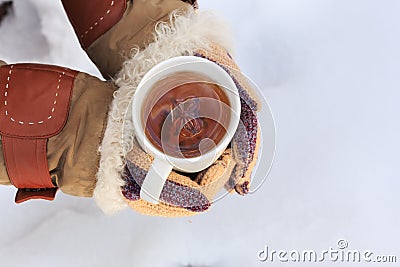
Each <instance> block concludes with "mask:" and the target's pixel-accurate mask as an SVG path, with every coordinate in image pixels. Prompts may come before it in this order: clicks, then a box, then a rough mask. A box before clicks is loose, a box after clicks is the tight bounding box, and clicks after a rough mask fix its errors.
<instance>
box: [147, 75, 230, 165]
mask: <svg viewBox="0 0 400 267" xmlns="http://www.w3.org/2000/svg"><path fill="white" fill-rule="evenodd" d="M142 107H143V110H142V121H143V122H145V125H144V129H145V134H146V137H147V139H148V140H149V141H150V142H151V143H152V144H153V146H155V147H156V148H157V149H158V150H159V151H161V152H162V153H165V154H167V155H169V156H172V157H181V158H182V157H184V158H194V157H198V156H201V155H202V154H204V153H207V152H209V151H211V150H212V149H213V148H214V147H215V146H216V145H218V144H219V143H220V142H221V140H222V139H223V138H224V136H225V135H226V133H227V130H226V127H227V125H228V124H229V121H230V119H231V112H230V102H229V99H228V96H227V95H226V93H225V92H224V90H223V89H222V88H221V87H220V86H219V85H217V84H216V83H215V82H213V81H211V80H210V79H209V78H207V77H205V76H203V75H200V74H198V73H194V72H179V73H174V74H173V75H170V76H168V77H166V78H164V79H162V80H160V81H158V82H157V83H156V84H154V86H153V87H152V88H151V90H150V92H149V93H148V95H147V96H146V99H145V100H144V103H143V105H142Z"/></svg>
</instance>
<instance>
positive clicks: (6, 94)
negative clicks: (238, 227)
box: [4, 65, 65, 125]
mask: <svg viewBox="0 0 400 267" xmlns="http://www.w3.org/2000/svg"><path fill="white" fill-rule="evenodd" d="M13 68H14V65H11V66H10V71H9V72H8V77H7V84H6V91H5V92H4V98H5V100H4V106H5V107H7V105H8V101H7V96H8V89H9V83H10V81H11V75H12V72H13ZM64 75H65V72H64V71H63V72H62V73H61V74H60V75H59V77H58V84H57V88H56V94H55V99H54V102H53V105H54V106H53V107H52V108H51V113H54V111H55V110H56V104H57V97H58V94H59V93H58V91H59V89H60V87H61V79H62V77H63V76H64ZM5 112H6V117H8V116H9V112H8V110H7V109H6V110H5ZM52 118H53V116H52V115H50V116H48V117H47V120H51V119H52ZM10 120H11V121H12V122H16V120H15V119H14V118H13V117H12V116H10ZM43 123H44V121H38V122H37V123H35V122H27V124H28V125H35V124H43ZM18 124H20V125H24V124H25V122H24V121H18Z"/></svg>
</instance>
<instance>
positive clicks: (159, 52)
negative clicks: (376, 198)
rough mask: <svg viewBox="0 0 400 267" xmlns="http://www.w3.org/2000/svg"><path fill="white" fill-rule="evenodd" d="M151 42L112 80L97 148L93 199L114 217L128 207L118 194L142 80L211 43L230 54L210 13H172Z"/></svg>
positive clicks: (223, 30) (226, 34)
mask: <svg viewBox="0 0 400 267" xmlns="http://www.w3.org/2000/svg"><path fill="white" fill-rule="evenodd" d="M154 40H155V41H154V42H152V43H151V44H149V46H148V47H147V48H146V49H144V50H140V49H138V48H134V49H132V56H131V58H130V59H128V60H126V61H125V62H124V64H123V68H122V70H121V71H120V73H119V74H118V75H117V78H116V80H115V83H116V85H117V86H118V87H119V89H118V90H117V91H116V92H115V93H114V99H113V102H112V104H111V109H110V112H109V115H108V123H107V129H106V131H105V134H104V139H103V142H102V145H101V148H100V153H101V158H100V167H99V171H98V173H97V185H96V188H95V190H94V198H95V200H96V202H97V204H98V206H99V207H100V208H101V209H102V210H103V211H104V212H105V213H107V214H113V213H116V212H118V211H120V210H122V209H124V208H125V207H127V206H128V205H127V203H126V201H125V198H124V197H123V195H122V193H121V186H123V185H124V181H123V180H122V179H121V174H122V171H123V169H124V166H125V159H124V155H126V152H129V151H130V148H131V147H132V142H133V130H132V129H133V126H132V122H131V118H130V112H129V111H130V108H129V106H130V102H131V99H132V97H133V95H134V93H135V90H136V88H137V86H138V84H139V83H140V81H141V79H142V78H143V76H144V75H145V74H146V73H147V72H148V71H149V70H150V69H151V68H152V67H154V66H155V65H157V64H158V63H160V62H162V61H164V60H166V59H169V58H172V57H176V56H181V55H193V54H194V52H195V51H197V50H199V49H205V50H206V49H207V48H208V47H209V45H210V43H211V42H213V43H217V44H219V45H221V46H223V47H225V48H226V49H227V50H228V51H229V52H231V42H230V40H231V38H230V30H229V29H228V28H227V27H226V25H225V23H224V22H222V21H221V20H220V19H219V18H218V17H216V16H215V15H214V14H213V13H212V12H209V11H206V12H196V11H194V10H193V9H190V10H189V11H187V12H185V13H180V12H173V13H172V14H171V16H170V21H169V23H166V22H160V23H158V24H157V26H156V28H155V34H154Z"/></svg>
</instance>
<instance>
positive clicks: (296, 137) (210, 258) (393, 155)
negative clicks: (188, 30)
mask: <svg viewBox="0 0 400 267" xmlns="http://www.w3.org/2000/svg"><path fill="white" fill-rule="evenodd" d="M59 2H60V1H54V0H16V1H14V4H15V9H14V13H13V14H11V16H9V17H7V18H6V19H5V20H4V21H3V23H2V25H1V26H0V58H1V59H5V60H6V61H8V62H9V63H15V62H41V63H51V64H57V65H62V66H68V67H71V68H75V69H78V70H81V71H86V72H89V73H92V74H94V75H99V72H98V71H97V70H96V68H95V67H94V65H93V64H92V63H91V62H90V61H89V59H88V58H87V56H86V55H85V53H84V52H82V50H81V49H80V46H79V44H78V41H77V39H76V37H75V35H74V33H73V30H72V28H71V26H70V25H69V23H68V20H67V18H66V16H65V14H64V13H63V10H62V7H61V4H60V3H59ZM199 2H200V6H201V8H202V9H213V10H215V11H216V12H217V13H219V14H220V15H221V16H223V17H224V18H225V20H226V21H228V22H229V23H230V24H231V25H232V31H233V32H234V35H235V41H236V52H235V57H236V58H237V60H238V62H239V64H240V65H241V67H242V69H243V71H244V72H245V73H246V74H248V75H249V76H250V77H252V78H253V79H254V81H255V82H256V83H257V84H258V85H259V86H260V87H261V88H262V91H263V93H264V95H265V96H266V98H267V99H268V101H269V103H270V105H271V108H272V110H273V113H274V116H275V120H276V127H277V154H276V161H275V164H274V166H273V168H272V171H271V173H270V175H269V177H268V179H267V181H266V182H265V184H264V185H263V186H262V188H261V189H260V190H259V191H258V192H257V193H256V194H253V195H250V196H247V197H240V196H236V195H234V194H232V195H229V196H228V197H226V198H224V199H223V200H222V201H219V202H218V203H216V205H214V206H213V208H212V209H211V211H210V212H207V213H205V214H202V215H199V216H197V217H192V218H176V219H165V218H154V217H147V216H142V215H139V214H137V213H135V212H134V211H132V210H125V211H123V212H121V213H119V214H117V215H115V216H113V217H107V216H105V215H103V214H102V212H101V211H100V210H99V209H98V208H97V207H96V205H95V203H94V201H93V200H92V199H83V198H75V197H71V196H67V195H63V194H62V193H59V194H58V196H57V198H56V200H55V201H54V202H46V201H31V202H28V203H25V204H22V205H16V204H14V202H13V200H14V195H15V191H16V190H15V189H14V188H13V187H5V186H2V187H0V214H1V215H0V229H1V233H0V266H8V267H12V266H41V267H45V266H85V267H86V266H139V267H145V266H162V267H163V266H168V267H170V266H234V267H235V266H267V265H268V266H289V265H293V266H309V265H310V263H292V264H291V263H290V262H288V263H281V262H277V261H274V262H273V263H271V262H260V261H259V260H258V259H257V254H258V252H259V251H260V250H261V249H263V248H264V246H265V245H268V246H269V248H270V249H275V250H281V249H282V250H286V251H291V250H293V249H296V250H311V249H313V250H316V251H322V250H325V249H329V247H333V248H337V245H336V243H337V241H338V240H339V239H345V240H346V241H348V243H349V248H350V249H358V250H366V249H368V250H371V251H373V252H374V253H375V254H381V255H397V258H398V261H400V250H399V245H398V243H399V242H398V240H399V238H400V230H399V227H398V226H399V224H400V213H399V210H398V204H396V203H399V200H400V196H399V190H400V179H399V178H400V174H399V173H400V164H399V151H400V138H399V137H400V127H399V115H400V105H399V100H400V49H399V47H400V16H399V15H398V13H399V10H400V1H398V0H386V1H377V0H348V1H339V0H324V1H320V0H302V1H298V0H286V1H281V0H264V1H261V0H255V1H240V2H239V1H236V2H234V1H228V0H219V1H212V0H200V1H199ZM342 264H343V263H332V262H329V261H327V262H326V263H325V265H323V264H322V263H321V266H338V265H342ZM317 265H319V264H317ZM364 265H365V263H364V264H363V263H352V264H349V266H364ZM368 265H369V266H374V265H375V264H373V263H369V264H368ZM376 266H382V264H376ZM384 266H396V264H393V265H391V264H384Z"/></svg>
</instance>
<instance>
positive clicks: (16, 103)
mask: <svg viewBox="0 0 400 267" xmlns="http://www.w3.org/2000/svg"><path fill="white" fill-rule="evenodd" d="M76 75H77V72H76V71H72V70H69V69H65V68H60V67H55V66H49V65H40V64H16V65H8V66H2V67H1V68H0V134H1V136H2V147H3V156H4V161H5V164H6V169H7V173H8V176H9V179H10V181H11V183H12V184H13V185H14V186H15V187H17V188H18V189H19V190H18V192H17V195H16V198H15V202H16V203H22V202H24V201H27V200H30V199H45V200H53V199H54V197H55V194H56V192H57V187H56V185H55V184H53V182H52V179H51V177H50V172H49V168H48V162H47V140H48V138H50V137H53V136H55V135H57V134H59V133H60V132H61V130H62V129H63V128H64V126H65V123H66V121H67V118H68V113H69V105H70V102H71V97H72V89H73V84H74V80H75V77H76Z"/></svg>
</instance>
